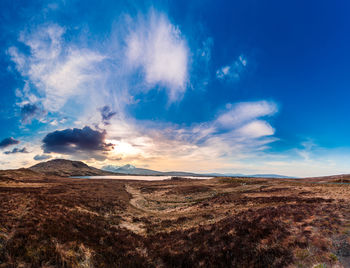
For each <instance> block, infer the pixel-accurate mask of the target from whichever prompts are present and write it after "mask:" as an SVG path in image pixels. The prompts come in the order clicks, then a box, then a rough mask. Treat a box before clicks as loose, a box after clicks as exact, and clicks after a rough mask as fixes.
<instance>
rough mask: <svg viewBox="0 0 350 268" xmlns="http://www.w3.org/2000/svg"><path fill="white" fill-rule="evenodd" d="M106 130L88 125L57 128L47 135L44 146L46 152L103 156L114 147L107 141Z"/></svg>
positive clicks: (94, 156) (93, 156)
mask: <svg viewBox="0 0 350 268" xmlns="http://www.w3.org/2000/svg"><path fill="white" fill-rule="evenodd" d="M105 137H106V131H101V132H100V131H97V130H93V129H91V128H90V127H88V126H86V127H84V128H82V129H79V128H73V129H71V128H69V129H64V130H56V131H54V132H51V133H49V134H47V135H46V136H45V138H44V139H43V145H42V148H43V150H44V153H59V154H68V155H75V154H81V153H86V155H87V156H91V157H92V158H103V157H105V156H103V155H104V153H105V152H107V151H110V150H112V149H113V148H114V146H113V144H111V143H106V142H105Z"/></svg>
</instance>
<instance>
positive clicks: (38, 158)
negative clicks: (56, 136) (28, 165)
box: [33, 154, 52, 161]
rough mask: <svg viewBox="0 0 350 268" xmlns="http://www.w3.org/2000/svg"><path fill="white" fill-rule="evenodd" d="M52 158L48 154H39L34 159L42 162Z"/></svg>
mask: <svg viewBox="0 0 350 268" xmlns="http://www.w3.org/2000/svg"><path fill="white" fill-rule="evenodd" d="M51 157H52V156H51V155H48V154H42V155H40V154H37V155H36V156H34V157H33V159H34V160H36V161H41V160H47V159H50V158H51Z"/></svg>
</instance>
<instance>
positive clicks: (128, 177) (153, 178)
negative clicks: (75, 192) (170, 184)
mask: <svg viewBox="0 0 350 268" xmlns="http://www.w3.org/2000/svg"><path fill="white" fill-rule="evenodd" d="M172 177H182V178H189V179H211V178H213V177H192V176H135V175H125V176H120V175H118V176H75V177H72V178H78V179H104V180H142V181H164V180H169V179H171V178H172Z"/></svg>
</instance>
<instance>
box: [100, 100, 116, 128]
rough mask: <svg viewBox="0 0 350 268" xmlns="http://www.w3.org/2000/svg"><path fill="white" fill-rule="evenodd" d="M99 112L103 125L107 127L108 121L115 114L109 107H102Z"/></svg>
mask: <svg viewBox="0 0 350 268" xmlns="http://www.w3.org/2000/svg"><path fill="white" fill-rule="evenodd" d="M100 112H101V116H102V122H103V123H104V124H105V125H109V120H110V119H111V118H112V117H113V116H114V115H116V114H117V113H116V112H113V111H112V109H111V107H109V106H107V105H106V106H104V107H102V108H101V109H100Z"/></svg>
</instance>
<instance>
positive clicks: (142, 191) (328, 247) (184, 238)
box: [0, 170, 350, 267]
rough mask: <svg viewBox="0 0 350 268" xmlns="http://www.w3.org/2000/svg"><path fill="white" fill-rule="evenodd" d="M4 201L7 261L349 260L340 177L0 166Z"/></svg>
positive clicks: (347, 202) (348, 196)
mask: <svg viewBox="0 0 350 268" xmlns="http://www.w3.org/2000/svg"><path fill="white" fill-rule="evenodd" d="M320 182H321V183H320ZM329 182H333V183H332V184H329ZM0 204H1V205H0V267H314V266H316V267H350V185H349V184H346V183H345V184H337V182H336V181H335V180H333V181H331V180H328V181H327V180H326V181H325V180H323V181H321V180H317V179H314V180H312V182H309V181H308V180H287V179H278V180H277V179H253V178H244V179H243V178H215V179H210V180H188V179H173V180H169V181H153V182H150V181H148V182H145V181H117V180H83V179H68V178H60V177H55V176H49V175H41V174H39V173H35V172H33V171H28V170H17V171H1V172H0Z"/></svg>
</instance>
